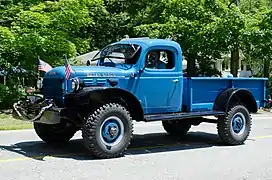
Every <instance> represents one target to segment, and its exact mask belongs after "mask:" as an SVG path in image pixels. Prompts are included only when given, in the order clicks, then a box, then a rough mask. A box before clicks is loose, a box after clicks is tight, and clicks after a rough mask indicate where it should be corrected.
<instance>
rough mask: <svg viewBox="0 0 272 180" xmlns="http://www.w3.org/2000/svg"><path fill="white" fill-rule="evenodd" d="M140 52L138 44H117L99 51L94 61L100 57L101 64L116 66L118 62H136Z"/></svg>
mask: <svg viewBox="0 0 272 180" xmlns="http://www.w3.org/2000/svg"><path fill="white" fill-rule="evenodd" d="M139 54H140V46H139V45H136V44H115V45H110V46H107V47H106V48H104V49H102V50H101V51H100V52H99V53H97V54H96V55H95V56H94V58H93V59H92V61H95V60H98V59H99V65H100V66H116V64H130V65H133V64H136V63H137V61H138V58H139Z"/></svg>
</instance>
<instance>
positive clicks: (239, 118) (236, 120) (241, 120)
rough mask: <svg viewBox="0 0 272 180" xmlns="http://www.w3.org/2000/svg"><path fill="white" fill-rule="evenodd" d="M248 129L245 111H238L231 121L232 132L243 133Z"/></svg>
mask: <svg viewBox="0 0 272 180" xmlns="http://www.w3.org/2000/svg"><path fill="white" fill-rule="evenodd" d="M245 129H246V117H245V115H244V114H243V113H240V112H239V113H236V114H235V115H234V116H233V118H232V121H231V130H232V133H234V134H236V135H241V134H243V133H244V132H245Z"/></svg>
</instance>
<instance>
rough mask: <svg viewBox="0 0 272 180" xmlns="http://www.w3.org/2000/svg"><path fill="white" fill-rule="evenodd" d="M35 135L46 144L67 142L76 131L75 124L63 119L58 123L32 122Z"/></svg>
mask: <svg viewBox="0 0 272 180" xmlns="http://www.w3.org/2000/svg"><path fill="white" fill-rule="evenodd" d="M34 129H35V132H36V133H37V135H38V136H39V137H40V138H41V139H42V140H43V141H44V142H46V143H48V144H64V143H67V142H68V141H69V140H70V139H71V138H72V137H73V136H74V135H75V133H76V132H77V129H76V127H75V126H73V125H72V124H70V123H66V122H65V121H61V123H59V124H42V123H36V122H34Z"/></svg>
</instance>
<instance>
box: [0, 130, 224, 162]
mask: <svg viewBox="0 0 272 180" xmlns="http://www.w3.org/2000/svg"><path fill="white" fill-rule="evenodd" d="M212 146H221V143H220V141H219V138H218V135H217V134H210V133H204V132H189V133H188V134H187V135H186V136H185V137H183V138H175V137H171V136H169V135H167V134H166V133H151V134H141V135H139V134H134V138H133V141H132V142H131V145H130V146H129V148H128V150H127V151H126V153H125V157H126V156H128V155H139V154H150V153H158V152H169V151H184V150H192V149H200V148H209V147H212ZM0 150H4V151H8V152H13V153H18V154H20V155H23V156H25V157H27V158H31V159H35V160H39V161H45V159H44V158H45V157H48V156H50V157H55V158H72V159H76V160H94V158H92V157H90V155H89V154H88V151H87V150H86V149H85V147H84V145H83V140H82V139H72V140H71V141H70V142H69V143H68V144H67V145H65V146H51V145H48V144H45V143H44V142H42V141H30V142H20V143H16V144H13V145H10V146H3V145H0ZM8 154H9V155H8V156H9V157H7V158H10V157H11V158H16V157H17V158H18V156H16V155H14V154H10V153H8ZM2 157H3V156H2ZM20 157H21V156H20Z"/></svg>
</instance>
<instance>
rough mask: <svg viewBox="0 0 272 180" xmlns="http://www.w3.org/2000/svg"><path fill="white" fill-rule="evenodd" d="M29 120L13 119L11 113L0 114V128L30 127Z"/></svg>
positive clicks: (16, 128)
mask: <svg viewBox="0 0 272 180" xmlns="http://www.w3.org/2000/svg"><path fill="white" fill-rule="evenodd" d="M32 128H33V125H32V123H30V122H26V121H20V120H17V119H14V118H13V117H12V115H11V114H5V113H2V114H0V130H19V129H32Z"/></svg>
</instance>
